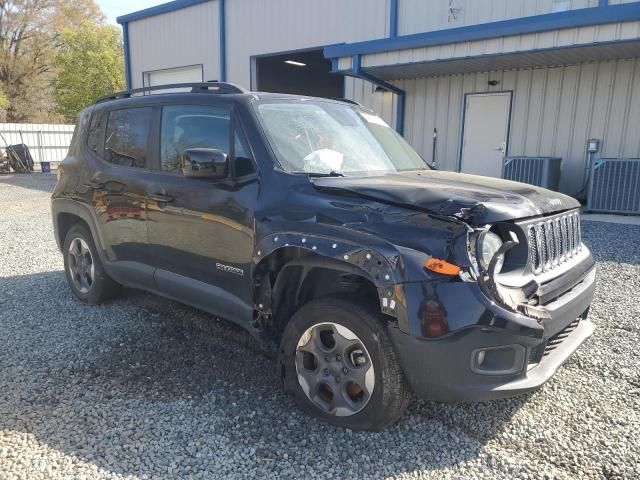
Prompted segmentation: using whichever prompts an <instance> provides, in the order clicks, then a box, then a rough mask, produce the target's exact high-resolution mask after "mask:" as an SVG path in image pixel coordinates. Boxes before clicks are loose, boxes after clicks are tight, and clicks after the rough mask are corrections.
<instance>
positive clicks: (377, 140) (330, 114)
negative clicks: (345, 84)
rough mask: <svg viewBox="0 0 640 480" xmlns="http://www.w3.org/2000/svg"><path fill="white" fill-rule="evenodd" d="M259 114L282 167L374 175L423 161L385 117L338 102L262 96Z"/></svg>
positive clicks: (295, 170) (419, 166) (413, 167)
mask: <svg viewBox="0 0 640 480" xmlns="http://www.w3.org/2000/svg"><path fill="white" fill-rule="evenodd" d="M256 110H257V112H258V116H259V117H260V120H261V123H262V125H263V127H264V128H265V130H266V132H267V137H268V138H269V142H270V144H271V146H272V148H273V149H274V151H275V153H276V156H277V157H278V160H279V161H280V163H281V165H282V167H283V168H284V169H285V170H287V171H289V172H292V173H307V174H319V175H335V176H341V175H346V176H348V175H373V174H379V173H386V172H399V171H406V170H419V169H426V168H428V166H427V164H426V163H425V162H424V160H422V158H420V156H419V155H418V154H417V153H416V152H415V151H414V150H413V148H411V147H410V146H409V145H408V144H407V143H406V142H405V141H404V140H403V139H402V137H401V136H400V135H398V134H397V133H396V131H395V130H393V129H392V128H391V127H389V126H388V125H387V124H386V123H385V122H384V120H382V119H381V118H380V117H378V116H377V115H375V114H373V113H369V112H367V111H365V110H362V109H360V108H357V107H353V106H351V105H346V104H342V103H333V102H328V101H327V102H324V101H320V100H318V101H307V100H288V101H280V100H279V101H262V102H260V103H259V104H258V106H257V109H256Z"/></svg>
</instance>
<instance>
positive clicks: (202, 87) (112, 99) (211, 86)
mask: <svg viewBox="0 0 640 480" xmlns="http://www.w3.org/2000/svg"><path fill="white" fill-rule="evenodd" d="M176 89H184V91H176ZM204 97H208V98H227V99H232V100H236V101H238V100H244V101H252V100H276V99H288V100H316V101H325V102H333V103H348V104H352V105H359V104H358V103H357V102H354V101H352V100H347V99H341V98H321V97H311V96H304V95H293V94H288V93H273V92H252V91H249V90H245V89H244V88H242V87H239V86H237V85H234V84H232V83H226V82H202V83H181V84H170V85H157V86H153V87H144V88H136V89H131V90H124V91H121V92H115V93H113V94H109V95H106V96H104V97H101V98H99V99H98V100H96V102H95V103H94V105H93V106H92V107H96V106H105V107H106V108H109V109H111V108H114V107H116V106H117V107H119V108H122V107H123V106H125V105H130V104H137V103H148V102H150V101H152V102H154V103H162V102H163V101H166V102H167V103H173V102H175V101H176V100H179V99H185V98H191V99H196V98H197V99H198V101H202V100H203V99H204ZM203 103H204V102H203Z"/></svg>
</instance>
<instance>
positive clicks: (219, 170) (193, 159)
mask: <svg viewBox="0 0 640 480" xmlns="http://www.w3.org/2000/svg"><path fill="white" fill-rule="evenodd" d="M180 168H181V169H182V175H184V176H185V177H192V178H225V177H226V176H227V175H228V172H229V157H228V156H227V154H226V153H224V152H223V151H222V150H218V149H217V148H188V149H187V150H185V151H184V152H182V153H181V154H180Z"/></svg>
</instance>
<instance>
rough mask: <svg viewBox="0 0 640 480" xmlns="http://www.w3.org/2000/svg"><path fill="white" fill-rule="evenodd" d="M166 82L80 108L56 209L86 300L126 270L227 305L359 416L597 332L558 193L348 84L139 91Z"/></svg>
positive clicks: (339, 417) (204, 304) (334, 417)
mask: <svg viewBox="0 0 640 480" xmlns="http://www.w3.org/2000/svg"><path fill="white" fill-rule="evenodd" d="M175 87H176V86H175V85H173V86H164V87H153V88H151V89H141V90H130V91H127V92H122V93H119V94H115V95H113V96H110V97H106V98H104V99H101V100H99V101H98V102H96V104H95V105H93V106H91V107H89V108H87V109H86V110H84V111H83V112H82V113H81V114H80V116H79V120H78V126H77V128H76V132H75V135H74V139H73V142H72V145H71V147H70V149H69V154H68V157H67V158H66V159H65V160H64V161H63V162H62V164H61V165H60V168H59V170H58V183H57V186H56V188H55V191H54V193H53V198H52V210H53V223H54V226H55V233H56V239H57V241H58V244H59V246H60V248H61V250H62V253H63V255H64V265H65V273H66V276H67V280H68V282H69V285H70V287H71V289H72V290H73V292H74V293H75V295H76V296H77V297H78V298H80V299H81V300H83V301H85V302H88V303H99V302H101V301H103V300H106V299H107V298H109V297H112V296H113V295H115V294H116V293H117V291H118V287H119V286H120V285H126V286H128V287H135V288H141V289H144V290H148V291H151V292H155V293H158V294H160V295H164V296H166V297H169V298H172V299H175V300H177V301H180V302H183V303H186V304H189V305H193V306H195V307H198V308H201V309H203V310H205V311H207V312H210V313H211V314H213V315H217V316H220V317H223V318H225V319H228V320H230V321H232V322H236V323H238V324H239V325H241V326H242V327H244V328H246V329H247V330H248V331H249V332H251V333H252V334H253V335H255V336H256V337H258V338H259V339H260V340H261V341H266V342H272V343H273V344H274V345H276V346H277V348H278V357H279V358H278V374H279V375H281V376H282V380H283V383H284V386H285V389H286V390H287V391H288V392H290V393H291V394H292V395H293V397H294V398H295V399H296V400H297V402H298V403H299V404H300V406H301V407H302V408H303V409H304V410H306V411H307V412H309V413H312V414H315V415H317V416H319V417H321V418H323V419H325V420H326V421H328V422H331V423H333V424H336V425H341V426H345V427H348V428H352V429H371V430H377V429H381V428H384V427H385V426H386V425H388V424H390V423H391V422H393V421H394V420H396V419H397V418H398V417H399V416H400V415H401V414H402V412H403V411H404V409H405V408H406V407H407V405H408V403H409V399H410V398H411V395H412V393H415V394H417V395H419V396H420V397H424V398H431V399H438V400H480V399H492V398H498V397H503V396H509V395H514V394H518V393H522V392H527V391H530V390H532V389H535V388H536V387H539V386H540V385H542V384H543V383H544V382H546V381H547V380H548V379H549V378H550V377H551V376H552V375H553V373H554V372H555V371H556V369H557V368H558V367H559V366H560V365H561V364H562V363H563V362H565V361H566V360H567V359H568V358H569V356H570V355H571V354H572V353H573V352H574V351H575V350H576V348H578V346H579V345H580V344H581V343H582V342H583V341H584V340H585V339H586V338H587V337H589V336H590V335H591V333H592V331H593V325H592V323H591V322H590V321H589V320H587V312H588V310H589V304H590V303H591V300H592V297H593V291H594V281H595V269H594V260H593V257H592V256H591V254H590V252H589V250H588V249H587V247H586V246H585V245H584V244H582V242H581V237H580V217H579V214H578V206H579V205H578V203H577V202H576V201H575V200H573V199H572V198H569V197H567V196H565V195H562V194H559V193H555V192H551V191H548V190H544V189H541V188H537V187H534V186H531V185H524V184H520V183H514V182H508V181H503V180H496V179H493V178H484V177H478V176H472V175H464V174H459V173H451V172H441V171H435V170H433V169H432V168H430V167H429V165H427V164H426V163H425V162H424V161H423V160H422V159H421V158H420V157H419V156H418V155H417V154H416V153H415V152H414V150H413V149H412V148H411V147H410V146H409V145H408V144H407V143H406V142H405V141H404V140H403V139H402V138H401V137H400V136H399V135H398V134H397V133H396V132H395V131H394V130H392V129H391V128H389V126H387V125H386V124H385V123H384V122H383V121H382V120H381V119H380V118H379V117H377V116H376V115H375V114H374V113H373V112H371V111H369V110H367V109H365V108H363V107H361V106H359V105H355V104H352V103H351V102H347V101H338V100H326V99H317V98H308V97H298V96H290V95H280V94H266V93H250V92H246V91H244V90H242V89H240V88H238V87H235V86H233V85H230V84H225V83H208V84H188V85H180V87H181V88H182V89H183V90H184V89H186V91H183V92H182V93H176V92H175V90H173V91H172V92H169V93H164V94H162V95H149V94H148V93H150V92H151V90H161V89H165V91H166V89H168V88H173V89H175ZM156 93H157V92H156Z"/></svg>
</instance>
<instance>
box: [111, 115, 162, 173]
mask: <svg viewBox="0 0 640 480" xmlns="http://www.w3.org/2000/svg"><path fill="white" fill-rule="evenodd" d="M151 111H152V110H151V108H150V107H143V108H123V109H121V110H113V111H111V112H109V119H108V120H107V131H106V135H105V142H104V158H105V160H106V161H108V162H110V163H113V164H115V165H122V166H126V167H135V168H145V167H146V166H147V143H148V140H149V125H150V123H151Z"/></svg>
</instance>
